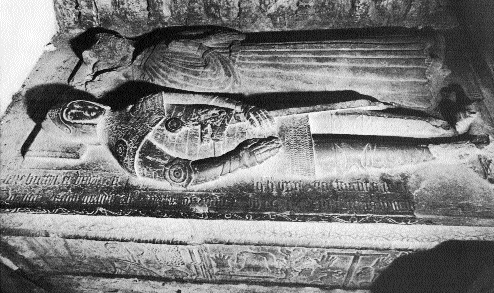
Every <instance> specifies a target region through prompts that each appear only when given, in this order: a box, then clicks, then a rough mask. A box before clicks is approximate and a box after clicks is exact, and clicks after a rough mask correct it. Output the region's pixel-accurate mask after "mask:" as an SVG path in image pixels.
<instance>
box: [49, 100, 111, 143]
mask: <svg viewBox="0 0 494 293" xmlns="http://www.w3.org/2000/svg"><path fill="white" fill-rule="evenodd" d="M108 110H109V107H107V106H104V105H101V104H98V103H94V102H90V101H84V100H76V101H71V102H68V103H66V104H61V105H59V106H57V107H54V108H52V109H51V110H50V111H49V112H48V115H47V118H46V119H45V121H44V122H43V123H42V127H43V129H45V130H47V131H48V132H49V133H51V134H53V135H55V136H57V137H58V138H63V139H66V140H70V141H73V142H79V143H84V144H99V143H100V138H99V137H98V127H100V126H101V124H102V123H101V122H102V121H103V119H104V116H105V114H106V113H107V111H108Z"/></svg>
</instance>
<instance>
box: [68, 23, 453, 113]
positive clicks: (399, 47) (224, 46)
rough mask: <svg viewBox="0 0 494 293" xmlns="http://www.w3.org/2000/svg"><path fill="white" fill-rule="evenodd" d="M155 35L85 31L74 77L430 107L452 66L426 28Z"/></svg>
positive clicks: (93, 87) (90, 86) (87, 81)
mask: <svg viewBox="0 0 494 293" xmlns="http://www.w3.org/2000/svg"><path fill="white" fill-rule="evenodd" d="M155 34H157V33H155ZM322 35H323V36H324V34H322ZM152 36H153V34H151V36H147V37H144V38H142V39H135V40H132V39H128V38H125V37H123V36H121V35H119V34H117V33H115V32H98V31H95V32H94V34H91V33H89V32H88V33H86V34H83V35H81V36H79V37H78V38H76V39H75V40H73V44H74V49H75V51H77V52H78V53H79V54H80V56H81V58H82V60H83V61H84V63H85V65H86V71H87V72H88V73H87V76H86V77H85V78H84V80H78V81H76V82H75V83H80V84H81V83H83V84H84V85H86V87H85V89H87V90H89V91H90V92H92V93H95V94H98V93H104V92H105V91H109V90H111V89H112V88H115V87H116V86H117V85H118V84H121V83H123V82H124V81H126V80H127V81H128V80H140V81H147V82H151V83H155V84H159V85H162V86H165V87H168V88H175V89H182V90H187V91H194V92H226V93H243V94H253V93H266V92H308V91H311V92H319V91H343V90H352V91H356V92H358V93H360V94H363V95H368V96H372V97H374V98H376V99H377V100H379V101H381V102H386V103H392V104H394V105H396V106H401V107H406V108H414V109H421V110H432V109H434V108H435V107H436V106H437V105H438V103H439V101H440V94H439V92H440V90H441V89H442V88H443V87H445V86H446V85H445V83H444V80H445V78H446V77H447V75H448V74H449V71H448V69H447V68H446V67H445V66H443V57H444V44H443V40H442V39H441V36H440V35H434V34H428V33H416V34H409V35H403V36H387V35H384V36H375V37H373V36H367V37H360V38H343V39H342V38H341V37H339V38H335V37H334V36H333V37H332V38H333V39H331V36H328V37H327V38H322V39H320V40H307V38H305V40H304V38H300V37H299V39H295V40H290V39H289V38H288V40H289V41H286V40H285V41H276V39H274V40H272V41H271V40H266V39H264V38H262V39H260V38H261V37H260V36H258V35H255V34H253V35H251V36H250V38H247V39H246V35H245V34H242V33H240V32H237V31H233V30H229V29H226V28H208V27H199V28H196V29H182V31H180V30H179V31H178V32H176V31H173V29H168V30H166V29H165V30H163V32H159V35H158V36H156V37H154V38H153V37H152ZM256 38H257V40H256ZM285 38H287V37H285ZM88 42H89V43H88ZM79 43H81V44H84V46H82V45H79ZM78 45H79V47H78ZM93 80H96V82H94V83H92V81H93Z"/></svg>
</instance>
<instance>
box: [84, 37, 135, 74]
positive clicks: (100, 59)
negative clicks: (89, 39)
mask: <svg viewBox="0 0 494 293" xmlns="http://www.w3.org/2000/svg"><path fill="white" fill-rule="evenodd" d="M96 39H97V41H96V43H95V44H94V45H93V46H91V48H90V49H89V50H86V51H84V52H82V58H83V60H84V63H86V64H87V65H91V66H93V70H94V72H98V71H101V70H105V69H115V68H118V67H121V66H125V65H128V64H130V62H131V60H132V52H133V50H134V47H133V46H132V42H131V41H130V40H128V39H126V38H124V37H121V36H118V35H113V34H109V33H99V34H97V35H96Z"/></svg>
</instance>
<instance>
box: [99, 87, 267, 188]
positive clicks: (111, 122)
mask: <svg viewBox="0 0 494 293" xmlns="http://www.w3.org/2000/svg"><path fill="white" fill-rule="evenodd" d="M105 122H106V123H105V124H106V126H105V135H104V136H106V137H107V144H108V147H109V149H110V150H111V152H112V153H113V155H114V156H115V158H116V159H117V161H118V162H119V163H120V164H121V165H122V166H123V167H124V168H125V169H127V170H128V171H129V172H131V173H133V174H136V175H138V176H143V177H151V178H153V179H163V178H164V177H163V176H162V174H158V173H159V172H163V169H164V168H163V166H165V165H167V164H170V163H172V162H173V161H174V160H176V159H178V160H185V161H195V160H200V159H206V158H212V157H218V156H221V155H224V154H225V153H227V152H229V151H232V150H233V149H235V148H236V147H237V146H238V145H239V144H240V143H241V142H243V141H245V140H247V139H250V138H255V137H263V133H262V129H260V128H256V127H254V126H253V125H252V124H250V123H249V122H248V121H247V119H246V118H245V116H244V115H243V113H241V112H237V111H235V110H233V109H228V108H223V107H217V106H210V105H203V104H188V105H186V104H184V105H181V104H168V103H167V102H166V96H164V95H163V94H162V93H159V94H155V95H152V96H148V97H146V98H145V99H144V100H142V101H141V102H140V103H139V104H137V105H135V106H133V107H132V108H131V109H128V110H126V111H118V112H111V113H110V114H109V115H108V117H107V119H106V121H105ZM264 136H265V134H264ZM160 170H161V171H160Z"/></svg>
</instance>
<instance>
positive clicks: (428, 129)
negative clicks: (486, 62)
mask: <svg viewBox="0 0 494 293" xmlns="http://www.w3.org/2000/svg"><path fill="white" fill-rule="evenodd" d="M110 2H111V3H110ZM227 2H228V1H227ZM227 2H225V1H223V2H221V5H217V4H218V3H219V2H218V1H216V2H215V1H140V0H137V1H133V0H130V1H127V0H125V1H100V0H96V1H70V0H69V1H66V0H61V1H59V0H56V1H55V8H56V10H57V17H58V21H59V24H60V28H61V31H62V34H61V35H60V36H58V37H57V38H55V39H54V41H53V44H54V47H55V48H56V49H55V50H53V51H48V52H45V53H44V54H43V56H42V58H41V59H40V62H39V63H38V65H37V66H36V68H35V69H34V70H33V72H32V74H31V76H30V77H29V78H28V79H27V80H26V82H25V88H24V90H23V91H22V92H20V93H18V94H17V95H16V96H15V97H14V98H13V103H12V104H11V105H10V107H9V109H8V110H7V112H6V114H5V115H4V116H3V117H2V118H1V124H0V131H1V137H2V147H1V148H0V223H1V225H0V227H1V228H0V232H1V233H0V234H1V237H0V245H1V247H2V251H1V253H0V255H1V261H2V265H4V264H6V265H8V266H9V267H10V268H11V269H12V270H14V271H16V272H20V275H21V276H25V277H26V278H28V280H33V283H35V284H41V285H40V286H42V285H43V284H45V283H46V284H51V286H52V287H51V288H50V287H47V288H49V289H50V291H52V290H51V289H54V291H56V290H57V287H59V288H60V289H59V291H60V290H61V291H63V292H65V291H70V290H69V289H74V291H77V290H79V291H80V290H86V291H95V290H101V289H102V288H103V289H104V290H107V291H115V290H124V291H125V290H129V288H131V289H132V290H134V291H146V290H147V291H162V290H163V288H165V287H166V288H167V289H170V288H173V290H175V291H178V290H181V291H183V290H187V289H190V290H200V291H208V290H210V291H214V290H216V291H219V292H221V291H225V290H230V291H232V292H233V291H234V292H247V291H249V292H250V291H252V290H254V291H256V292H257V291H259V292H268V291H273V290H275V291H279V292H292V291H293V292H295V291H297V290H298V291H303V292H326V291H327V290H333V289H336V290H337V291H342V292H347V291H346V290H350V291H352V292H367V291H366V290H367V289H370V288H372V287H371V286H372V284H375V283H376V281H377V280H378V279H379V278H380V276H382V275H384V276H385V275H386V270H387V269H388V268H389V267H390V265H391V266H392V264H393V263H395V260H397V259H398V260H402V261H403V260H405V262H406V260H407V258H406V257H404V256H406V255H412V256H413V255H414V252H417V251H420V250H424V249H430V248H432V247H434V246H436V245H437V244H439V243H442V242H445V241H448V240H450V239H458V240H472V239H475V240H488V241H492V240H493V235H494V233H493V228H492V227H493V226H494V216H493V215H494V197H493V196H492V194H493V193H494V185H493V184H492V183H493V182H494V159H493V158H494V148H493V147H494V144H493V143H492V142H491V141H492V138H493V135H492V134H493V133H494V132H493V131H492V130H493V129H494V128H492V126H493V125H492V124H491V120H490V119H491V118H490V116H489V115H490V114H489V112H488V111H487V110H486V107H485V105H489V103H492V101H490V100H489V99H486V100H485V101H482V98H483V97H485V96H486V95H485V93H486V92H488V91H486V89H487V87H485V86H484V84H482V83H481V82H480V81H479V79H478V76H477V72H475V71H472V66H471V64H473V63H472V62H471V60H470V59H468V58H466V57H465V56H464V55H463V54H464V51H461V50H458V49H457V47H455V46H454V45H455V44H458V43H462V44H467V43H468V42H467V41H465V40H464V38H463V37H464V36H463V35H461V34H460V35H454V34H453V35H450V32H448V31H443V32H440V33H437V34H436V33H429V32H427V33H426V32H425V31H415V30H402V29H389V30H386V29H385V30H383V31H384V33H383V31H381V33H380V34H375V35H374V34H372V33H369V32H370V31H368V30H362V31H358V30H357V31H355V30H345V31H336V32H327V31H305V32H298V33H293V32H285V33H283V34H276V33H247V34H242V33H239V32H237V31H233V30H231V29H226V28H220V27H207V28H204V27H188V28H177V27H174V28H161V29H158V30H156V31H154V32H151V33H148V34H145V35H141V34H142V33H147V32H149V31H150V30H151V29H153V28H157V27H160V26H162V25H163V23H164V22H163V21H165V22H166V23H167V24H183V23H184V22H186V23H187V24H189V25H190V24H216V25H222V26H225V27H229V28H234V29H240V30H242V31H245V32H254V31H266V30H267V31H277V30H287V29H302V30H303V29H312V28H317V29H321V28H328V27H332V28H335V27H345V28H348V27H364V26H365V27H367V26H375V25H379V26H387V25H392V26H395V25H401V26H407V27H417V26H418V27H422V26H430V27H434V28H451V27H453V26H454V25H452V22H450V21H451V20H452V19H451V18H449V17H448V13H445V11H447V10H448V3H447V1H442V0H441V1H435V0H434V1H429V0H421V1H401V0H396V1H337V0H335V1H323V2H324V3H323V2H321V1H292V2H293V3H292V2H290V1H264V2H263V1H261V2H259V1H250V0H247V1H243V0H242V1H231V2H228V3H227ZM268 2H269V3H268ZM333 4H334V5H333ZM330 6H331V7H330ZM94 25H98V26H101V27H103V28H106V29H114V30H116V31H118V32H120V33H121V34H123V35H125V37H124V36H122V35H120V34H118V33H115V32H112V31H107V30H105V29H102V28H94V29H90V30H89V31H88V32H86V33H84V34H82V35H81V36H79V37H76V38H73V36H74V33H79V32H80V29H81V28H87V27H90V26H94ZM380 30H382V29H380ZM400 33H401V34H400ZM441 35H444V36H445V38H443V37H442V36H441ZM87 36H89V38H86V39H84V37H87ZM455 36H456V37H455ZM81 37H82V38H81ZM69 39H71V46H69V44H68V42H67V41H68V40H69ZM81 40H82V41H81ZM448 40H449V43H447V44H448V45H445V43H444V42H448ZM80 41H81V42H80ZM452 45H453V47H451V46H452ZM452 52H453V53H454V54H452ZM469 52H474V50H471V51H469ZM74 53H75V54H74ZM450 70H451V72H450ZM67 81H69V84H70V85H71V86H69V85H67ZM72 86H75V87H77V88H80V89H85V90H86V91H80V90H75V89H74V88H73V87H72ZM484 102H485V104H484ZM491 107H492V105H491ZM213 219H214V220H215V221H211V220H213ZM447 250H448V249H447ZM475 253H476V254H477V252H475ZM485 259H487V258H485ZM434 261H435V260H432V262H434ZM439 261H440V263H443V262H442V260H439ZM404 266H405V267H406V268H410V266H408V264H407V263H404ZM432 267H434V268H436V266H432ZM424 275H426V274H424ZM392 277H393V276H392ZM40 280H41V281H40ZM174 281H177V282H174ZM189 281H191V283H188V282H189ZM253 282H255V284H257V285H256V286H253V285H251V284H252V283H253ZM247 284H248V285H247ZM302 287H303V288H302ZM76 288H77V289H76ZM402 291H407V290H402Z"/></svg>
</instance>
